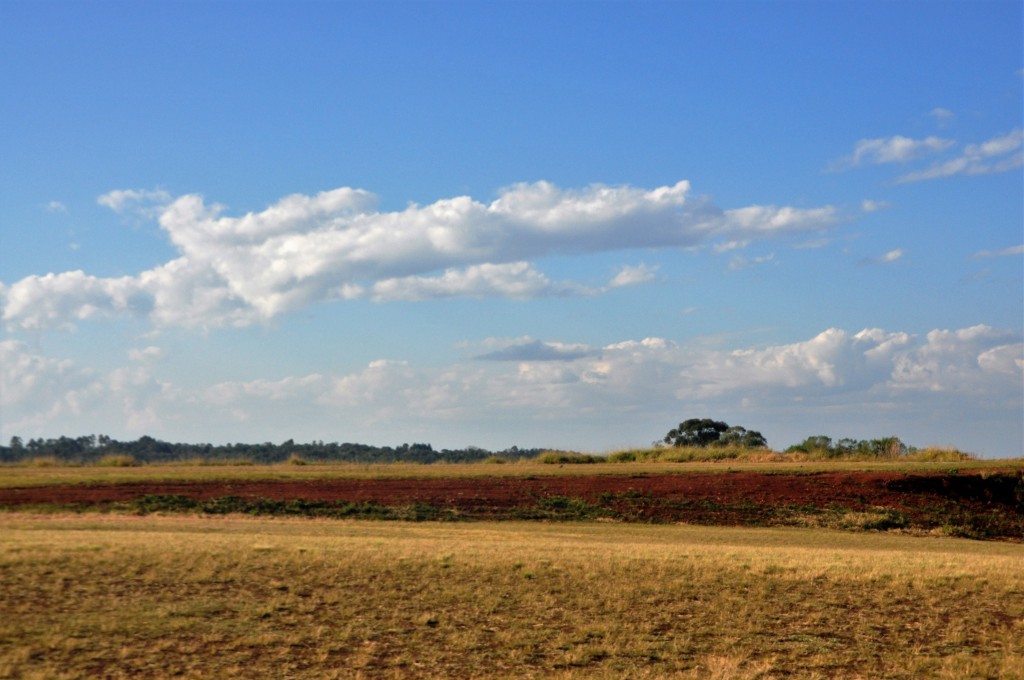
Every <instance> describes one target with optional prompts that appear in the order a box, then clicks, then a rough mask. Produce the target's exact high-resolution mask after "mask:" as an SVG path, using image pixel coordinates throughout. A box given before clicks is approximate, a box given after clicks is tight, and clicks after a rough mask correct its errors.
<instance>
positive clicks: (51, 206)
mask: <svg viewBox="0 0 1024 680" xmlns="http://www.w3.org/2000/svg"><path fill="white" fill-rule="evenodd" d="M46 211H47V212H52V213H63V214H65V215H66V214H67V212H68V207H67V206H66V205H64V204H63V203H61V202H60V201H50V202H49V203H47V204H46Z"/></svg>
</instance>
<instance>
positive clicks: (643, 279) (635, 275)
mask: <svg viewBox="0 0 1024 680" xmlns="http://www.w3.org/2000/svg"><path fill="white" fill-rule="evenodd" d="M657 273H658V267H657V265H654V266H650V265H646V264H638V265H636V266H635V267H631V266H625V267H623V268H622V269H620V270H619V273H618V274H616V275H615V276H614V277H613V278H612V280H611V281H609V282H608V287H609V288H621V287H623V286H635V285H638V284H641V283H647V282H648V281H653V280H654V277H655V276H656V275H657Z"/></svg>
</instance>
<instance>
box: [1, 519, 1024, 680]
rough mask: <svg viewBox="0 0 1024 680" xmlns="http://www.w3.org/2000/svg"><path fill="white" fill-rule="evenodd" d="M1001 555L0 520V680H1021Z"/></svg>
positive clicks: (1012, 557) (427, 529) (478, 533)
mask: <svg viewBox="0 0 1024 680" xmlns="http://www.w3.org/2000/svg"><path fill="white" fill-rule="evenodd" d="M1022 563H1024V547H1022V546H1021V545H1019V544H1014V543H1007V542H993V541H985V542H981V541H970V540H965V539H953V538H919V537H912V536H906V535H895V534H887V533H863V532H862V533H848V532H836V531H830V530H823V529H817V530H808V529H793V528H770V529H764V528H755V529H752V528H727V527H699V526H678V525H675V526H669V525H657V526H652V525H637V524H624V523H613V524H609V523H595V522H590V523H576V522H569V523H544V522H540V523H539V522H529V523H523V522H501V523H492V522H475V523H436V522H431V523H422V522H421V523H406V522H364V521H335V520H311V519H297V518H291V519H280V518H261V519H253V518H246V517H237V516H235V517H197V516H161V517H158V516H148V517H139V516H130V515H116V514H74V515H32V514H27V513H7V514H3V515H0V602H2V603H3V612H4V616H3V617H0V676H2V677H18V678H48V679H49V678H85V677H88V678H95V677H107V678H127V677H132V678H165V677H172V676H173V677H197V678H198V677H245V678H252V677H277V678H285V677H291V678H330V677H346V678H349V677H356V678H358V677H366V678H376V677H466V678H471V677H509V678H513V677H514V678H522V677H558V678H574V677H580V678H582V677H588V678H589V677H598V678H620V677H636V678H645V677H666V676H671V677H684V678H685V677H692V678H791V677H797V678H831V677H844V678H879V677H887V678H921V677H938V678H966V677H971V678H1019V677H1024V570H1022V569H1021V564H1022Z"/></svg>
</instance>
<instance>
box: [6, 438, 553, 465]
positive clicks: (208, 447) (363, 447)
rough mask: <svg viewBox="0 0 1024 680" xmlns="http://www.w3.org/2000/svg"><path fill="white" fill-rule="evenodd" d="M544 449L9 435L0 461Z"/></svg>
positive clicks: (444, 454) (510, 455) (315, 458)
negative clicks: (222, 442)
mask: <svg viewBox="0 0 1024 680" xmlns="http://www.w3.org/2000/svg"><path fill="white" fill-rule="evenodd" d="M546 450H547V449H520V448H519V447H517V446H513V447H511V448H508V449H505V450H503V451H488V450H487V449H482V448H479V447H476V446H469V447H466V448H464V449H442V450H440V451H437V450H435V449H434V448H433V447H432V446H431V445H430V444H402V445H401V446H370V445H368V444H352V443H344V444H340V443H337V442H323V441H313V442H309V443H308V444H297V443H295V441H294V440H292V439H289V440H288V441H286V442H283V443H281V444H273V443H271V442H265V443H262V444H181V443H172V442H165V441H161V440H159V439H154V438H153V437H150V436H148V435H147V436H143V437H139V438H138V439H136V440H135V441H118V440H117V439H113V438H111V437H108V436H107V435H102V434H101V435H86V436H83V437H58V438H56V439H41V438H37V439H29V440H28V441H27V442H26V441H24V440H22V438H21V437H11V440H10V444H9V445H8V446H2V445H0V463H19V462H23V461H28V460H32V459H34V458H43V457H52V458H55V459H56V460H58V461H59V462H62V463H76V464H82V465H88V464H92V463H95V462H97V461H99V460H101V459H102V458H104V457H106V456H130V457H132V458H134V459H135V461H137V462H139V463H167V462H174V461H181V460H190V459H198V460H203V461H209V462H217V461H237V460H247V461H252V462H253V463H256V464H260V463H281V462H284V461H287V460H289V459H301V460H306V461H309V462H320V461H323V462H344V463H398V462H407V463H442V462H445V463H474V462H478V461H482V460H486V459H488V458H494V457H497V458H501V459H505V460H509V461H515V460H519V459H520V458H533V457H535V456H537V455H539V454H540V453H542V452H543V451H546Z"/></svg>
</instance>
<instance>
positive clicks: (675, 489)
mask: <svg viewBox="0 0 1024 680" xmlns="http://www.w3.org/2000/svg"><path fill="white" fill-rule="evenodd" d="M972 478H973V480H981V478H980V477H979V476H978V475H907V474H902V473H889V472H822V473H815V474H764V473H754V472H729V473H721V474H705V473H686V474H650V475H635V476H618V475H594V476H576V475H573V476H564V477H560V476H552V477H547V476H545V477H477V478H450V479H437V478H418V479H323V480H302V481H293V480H288V481H247V480H235V481H211V482H156V483H152V482H143V483H126V484H106V485H61V486H43V487H24V488H6V489H0V506H17V505H44V504H89V505H92V504H100V505H105V504H109V503H113V502H119V501H130V500H132V499H136V498H139V497H142V496H147V495H156V494H164V495H180V496H186V497H188V498H193V499H197V500H200V499H209V498H218V497H224V496H239V497H243V498H267V499H272V500H292V499H304V500H309V501H344V502H349V503H359V502H371V503H377V504H380V505H388V506H400V505H412V504H424V505H431V506H436V507H445V508H453V509H466V510H477V511H480V510H484V509H487V510H491V511H496V512H500V511H502V510H504V509H508V508H516V507H527V506H532V505H535V504H536V502H537V499H538V498H543V497H550V496H564V497H570V498H582V499H585V500H587V501H590V502H596V501H598V500H600V499H601V497H602V496H604V497H605V498H606V499H607V498H608V496H609V495H615V496H620V495H626V496H631V497H648V498H650V499H656V500H658V501H661V502H664V501H668V502H685V501H690V502H692V501H704V502H709V503H716V504H721V505H729V506H735V505H737V504H756V505H762V506H778V505H784V506H805V507H806V506H814V507H819V508H820V507H828V506H830V505H837V506H842V507H846V508H866V507H872V506H874V507H886V508H893V509H900V510H909V511H913V510H914V509H916V508H923V507H925V506H932V505H935V504H936V503H943V502H950V501H953V502H956V503H961V504H963V503H967V504H971V505H977V504H980V505H991V504H992V503H997V504H1000V505H1008V509H1011V510H1012V509H1013V508H1014V503H1013V500H1012V498H1011V499H1009V501H1007V500H1006V499H1003V498H993V497H992V494H991V493H990V492H986V491H984V489H983V488H982V489H979V488H978V484H974V483H973V482H972ZM986 494H987V496H986Z"/></svg>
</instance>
